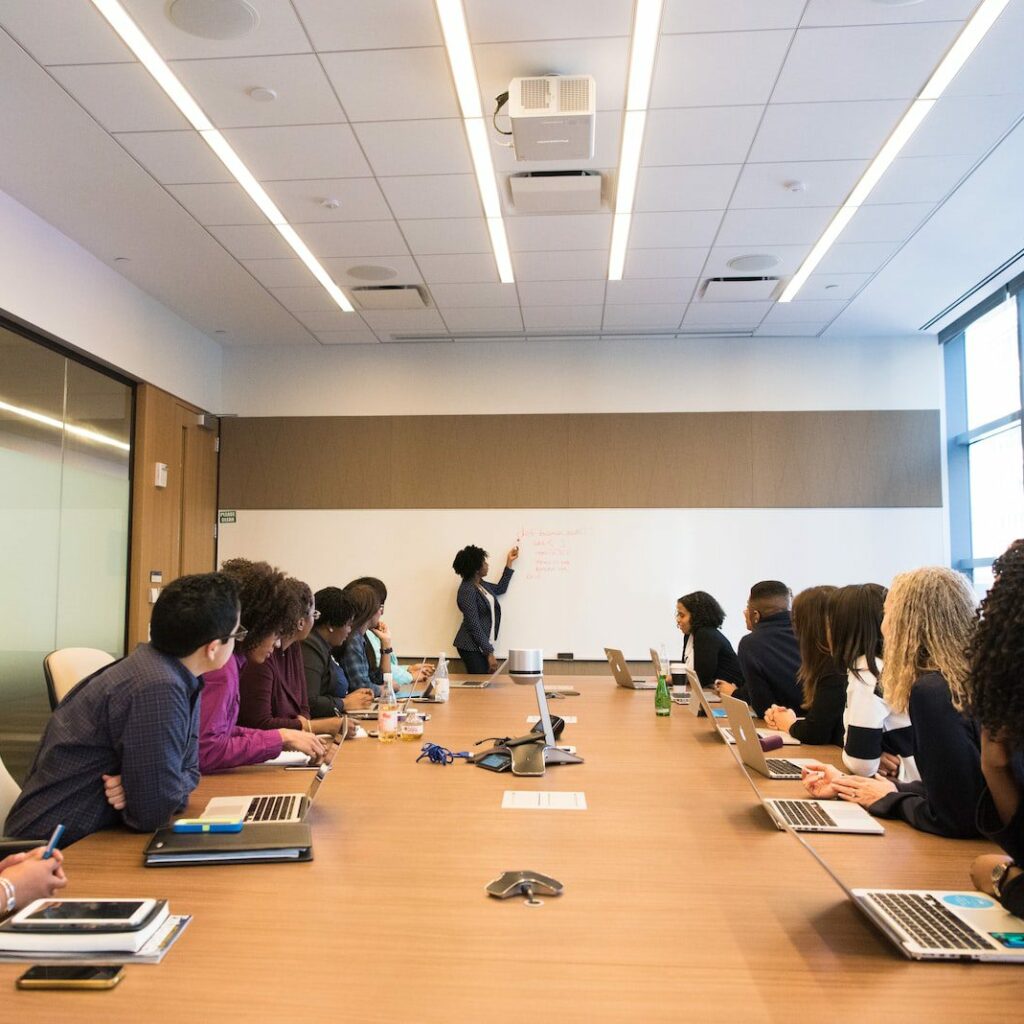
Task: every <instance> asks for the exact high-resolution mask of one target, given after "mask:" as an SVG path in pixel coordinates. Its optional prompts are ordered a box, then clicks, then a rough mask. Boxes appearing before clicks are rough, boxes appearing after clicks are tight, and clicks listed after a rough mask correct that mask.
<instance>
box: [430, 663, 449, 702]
mask: <svg viewBox="0 0 1024 1024" xmlns="http://www.w3.org/2000/svg"><path fill="white" fill-rule="evenodd" d="M450 686H451V684H450V682H449V680H448V659H447V658H446V657H445V655H444V652H443V651H442V653H441V654H439V655H438V656H437V669H436V671H435V672H434V700H436V701H437V702H438V703H440V704H444V703H446V702H447V700H448V693H449V688H450Z"/></svg>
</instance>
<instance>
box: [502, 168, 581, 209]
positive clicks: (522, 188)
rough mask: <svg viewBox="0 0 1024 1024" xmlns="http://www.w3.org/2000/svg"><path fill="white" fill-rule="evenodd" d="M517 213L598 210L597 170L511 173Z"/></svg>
mask: <svg viewBox="0 0 1024 1024" xmlns="http://www.w3.org/2000/svg"><path fill="white" fill-rule="evenodd" d="M508 186H509V189H510V190H511V192H512V205H513V206H514V207H515V208H516V212H517V213H590V212H593V211H595V210H600V209H601V175H600V174H599V173H598V172H597V171H529V172H527V173H526V174H510V175H509V179H508Z"/></svg>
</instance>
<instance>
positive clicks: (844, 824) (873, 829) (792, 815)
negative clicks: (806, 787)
mask: <svg viewBox="0 0 1024 1024" xmlns="http://www.w3.org/2000/svg"><path fill="white" fill-rule="evenodd" d="M730 752H731V753H732V755H733V757H735V758H736V761H737V763H738V764H739V766H740V771H741V772H743V776H744V778H745V779H746V780H747V782H748V783H750V788H751V789H752V790H753V791H754V795H755V796H756V797H757V799H758V800H759V801H760V803H761V805H762V806H763V807H764V809H765V810H766V811H767V812H768V816H769V817H770V818H771V819H772V821H774V822H775V825H776V827H777V828H778V829H779V830H780V831H782V832H786V831H789V830H792V831H794V832H854V833H857V834H859V835H874V836H881V835H884V834H885V828H884V827H883V825H882V823H881V822H880V821H879V820H878V819H877V818H872V817H871V815H870V814H868V812H867V811H866V810H864V808H863V807H861V806H859V805H858V804H850V803H846V802H845V801H842V800H814V799H812V798H809V797H808V798H805V799H799V800H781V799H777V798H773V797H772V798H770V797H766V796H764V795H763V794H762V793H761V791H760V790H759V789H758V788H757V783H755V782H754V780H753V778H751V775H750V772H748V771H747V768H746V765H745V764H744V763H743V762H742V761H741V760H740V759H739V757H737V756H736V751H735V750H730Z"/></svg>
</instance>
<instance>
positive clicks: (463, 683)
mask: <svg viewBox="0 0 1024 1024" xmlns="http://www.w3.org/2000/svg"><path fill="white" fill-rule="evenodd" d="M507 664H508V658H506V659H505V660H504V661H503V662H502V663H501V664H500V665H499V666H498V667H497V668H496V669H495V670H494V671H493V672H492V673H491V674H490V675H489V676H488V677H487V678H486V679H452V680H451V681H450V685H451V687H452V689H462V690H482V689H483V688H484V687H485V686H490V685H491V683H493V682H494V680H495V679H497V678H498V676H500V675H501V673H502V672H504V671H505V666H506V665H507ZM434 674H435V675H436V674H437V673H434Z"/></svg>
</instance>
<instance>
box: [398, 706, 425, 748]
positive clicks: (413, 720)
mask: <svg viewBox="0 0 1024 1024" xmlns="http://www.w3.org/2000/svg"><path fill="white" fill-rule="evenodd" d="M398 734H399V736H400V737H401V739H402V740H403V741H404V742H406V743H412V742H413V741H414V740H421V739H423V716H422V715H421V714H420V712H419V709H418V708H409V710H408V711H406V713H405V717H404V718H403V719H402V722H401V724H400V725H399V728H398Z"/></svg>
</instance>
